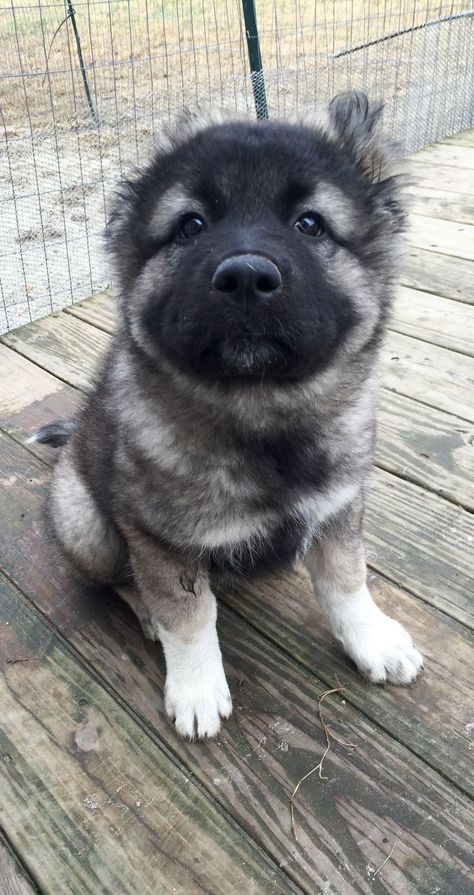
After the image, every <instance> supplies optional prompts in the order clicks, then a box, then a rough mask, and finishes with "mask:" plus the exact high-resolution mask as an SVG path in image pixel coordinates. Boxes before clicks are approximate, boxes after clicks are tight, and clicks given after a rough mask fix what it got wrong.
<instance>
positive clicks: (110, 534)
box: [49, 444, 127, 584]
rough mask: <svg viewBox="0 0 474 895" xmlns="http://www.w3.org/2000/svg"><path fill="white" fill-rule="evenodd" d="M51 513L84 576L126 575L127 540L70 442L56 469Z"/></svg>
mask: <svg viewBox="0 0 474 895" xmlns="http://www.w3.org/2000/svg"><path fill="white" fill-rule="evenodd" d="M49 515H50V521H51V523H52V528H53V532H54V535H55V537H56V539H57V540H58V542H59V544H60V546H61V547H62V549H63V551H64V553H65V554H66V556H67V557H68V558H69V560H71V562H72V563H73V565H74V566H75V567H76V568H77V569H78V571H79V572H81V574H82V575H84V576H85V577H87V578H90V579H91V580H92V581H96V582H100V583H104V584H113V583H114V582H115V581H117V580H120V579H121V578H122V577H123V570H124V567H125V564H126V555H127V554H126V543H125V540H124V538H123V536H122V535H121V534H120V532H119V530H118V529H117V528H116V526H115V525H114V524H113V522H111V521H110V520H109V519H107V518H106V516H105V515H104V513H103V512H102V511H101V509H100V507H99V506H98V504H97V502H96V500H95V499H94V496H93V494H92V492H91V490H90V489H89V488H88V486H87V484H86V482H85V481H84V480H83V478H82V476H81V475H80V473H79V472H78V471H77V468H76V465H75V463H74V456H73V453H72V451H71V449H70V445H69V444H68V445H67V446H66V447H64V448H63V449H62V452H61V455H60V457H59V459H58V462H57V463H56V466H55V468H54V472H53V479H52V483H51V491H50V497H49Z"/></svg>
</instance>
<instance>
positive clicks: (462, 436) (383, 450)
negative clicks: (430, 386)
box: [375, 389, 474, 510]
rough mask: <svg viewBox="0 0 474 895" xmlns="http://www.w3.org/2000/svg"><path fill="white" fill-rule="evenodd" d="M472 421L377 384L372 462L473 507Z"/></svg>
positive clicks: (473, 451) (473, 428)
mask: <svg viewBox="0 0 474 895" xmlns="http://www.w3.org/2000/svg"><path fill="white" fill-rule="evenodd" d="M473 440H474V426H472V425H469V423H466V422H464V421H463V420H461V419H458V418H457V417H455V416H452V415H451V414H449V413H443V412H442V411H441V410H434V409H433V408H432V407H428V406H425V405H423V404H420V403H419V402H418V401H412V400H410V398H406V397H405V396H404V395H397V394H396V393H395V392H389V391H387V389H382V390H381V392H380V396H379V411H378V415H377V446H376V452H375V462H376V464H377V465H378V466H382V468H383V469H387V470H388V471H389V472H393V473H395V475H397V476H400V477H401V478H406V479H408V480H409V481H411V482H415V484H418V485H422V486H424V487H428V488H429V489H430V490H431V491H435V492H436V493H438V494H440V495H441V496H442V497H448V498H449V499H450V500H452V501H454V502H455V503H458V504H459V505H460V506H464V507H466V508H467V509H470V510H474V446H473Z"/></svg>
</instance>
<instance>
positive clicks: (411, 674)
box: [306, 506, 423, 684]
mask: <svg viewBox="0 0 474 895" xmlns="http://www.w3.org/2000/svg"><path fill="white" fill-rule="evenodd" d="M361 516H362V513H361V507H360V506H353V507H350V508H349V509H348V510H347V511H346V512H345V513H344V514H343V515H342V516H341V517H340V518H339V519H337V520H333V521H332V522H331V524H330V526H328V529H327V531H326V533H325V535H323V537H322V538H321V540H320V541H319V542H318V543H317V544H316V545H315V546H314V547H313V548H312V549H311V550H310V552H309V554H308V556H307V557H306V565H307V567H308V570H309V573H310V575H311V579H312V582H313V586H314V589H315V592H316V595H317V597H318V599H319V602H320V605H321V608H322V610H323V611H324V613H325V615H326V616H327V618H328V621H329V625H330V627H331V630H332V632H333V634H334V636H335V637H336V639H337V640H339V642H340V643H341V645H342V647H343V649H344V651H345V652H346V653H347V655H348V656H350V657H351V659H353V661H354V662H355V664H356V665H357V667H358V669H359V671H360V673H361V674H362V675H363V676H364V677H367V678H368V679H369V680H370V681H372V683H376V684H381V683H384V682H385V681H389V682H390V683H392V684H409V683H410V682H411V681H413V680H414V679H415V678H416V676H417V674H418V672H419V671H420V669H421V668H422V666H423V658H422V656H421V654H420V653H419V652H418V650H417V649H415V647H414V645H413V642H412V639H411V637H410V635H409V634H408V632H407V631H406V630H405V628H403V627H402V625H401V624H400V623H399V622H397V621H395V619H393V618H390V617H389V616H388V615H385V613H383V612H382V611H381V609H379V608H378V606H377V605H376V604H375V603H374V601H373V599H372V597H371V595H370V593H369V590H368V587H367V584H366V577H367V570H366V564H365V557H364V547H363V543H362V521H361Z"/></svg>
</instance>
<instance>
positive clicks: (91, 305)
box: [66, 289, 116, 332]
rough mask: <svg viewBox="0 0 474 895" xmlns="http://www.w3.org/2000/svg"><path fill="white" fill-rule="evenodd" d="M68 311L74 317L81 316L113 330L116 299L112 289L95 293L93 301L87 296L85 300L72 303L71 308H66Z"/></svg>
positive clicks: (82, 318)
mask: <svg viewBox="0 0 474 895" xmlns="http://www.w3.org/2000/svg"><path fill="white" fill-rule="evenodd" d="M66 312H67V313H68V314H72V315H73V317H79V319H80V320H85V321H86V322H87V323H91V324H92V325H93V326H97V327H98V328H99V329H103V330H105V332H113V330H114V327H115V319H116V312H115V299H114V297H113V294H112V292H111V290H110V289H106V290H104V292H99V293H98V294H97V295H94V301H93V302H91V301H90V299H88V298H86V299H85V301H80V302H77V304H75V305H71V306H70V307H69V308H66Z"/></svg>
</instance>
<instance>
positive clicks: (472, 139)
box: [440, 128, 474, 147]
mask: <svg viewBox="0 0 474 895" xmlns="http://www.w3.org/2000/svg"><path fill="white" fill-rule="evenodd" d="M440 143H447V145H448V146H453V145H454V146H473V147H474V130H473V129H472V128H469V130H467V131H460V132H459V134H453V136H452V137H443V139H442V140H440Z"/></svg>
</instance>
